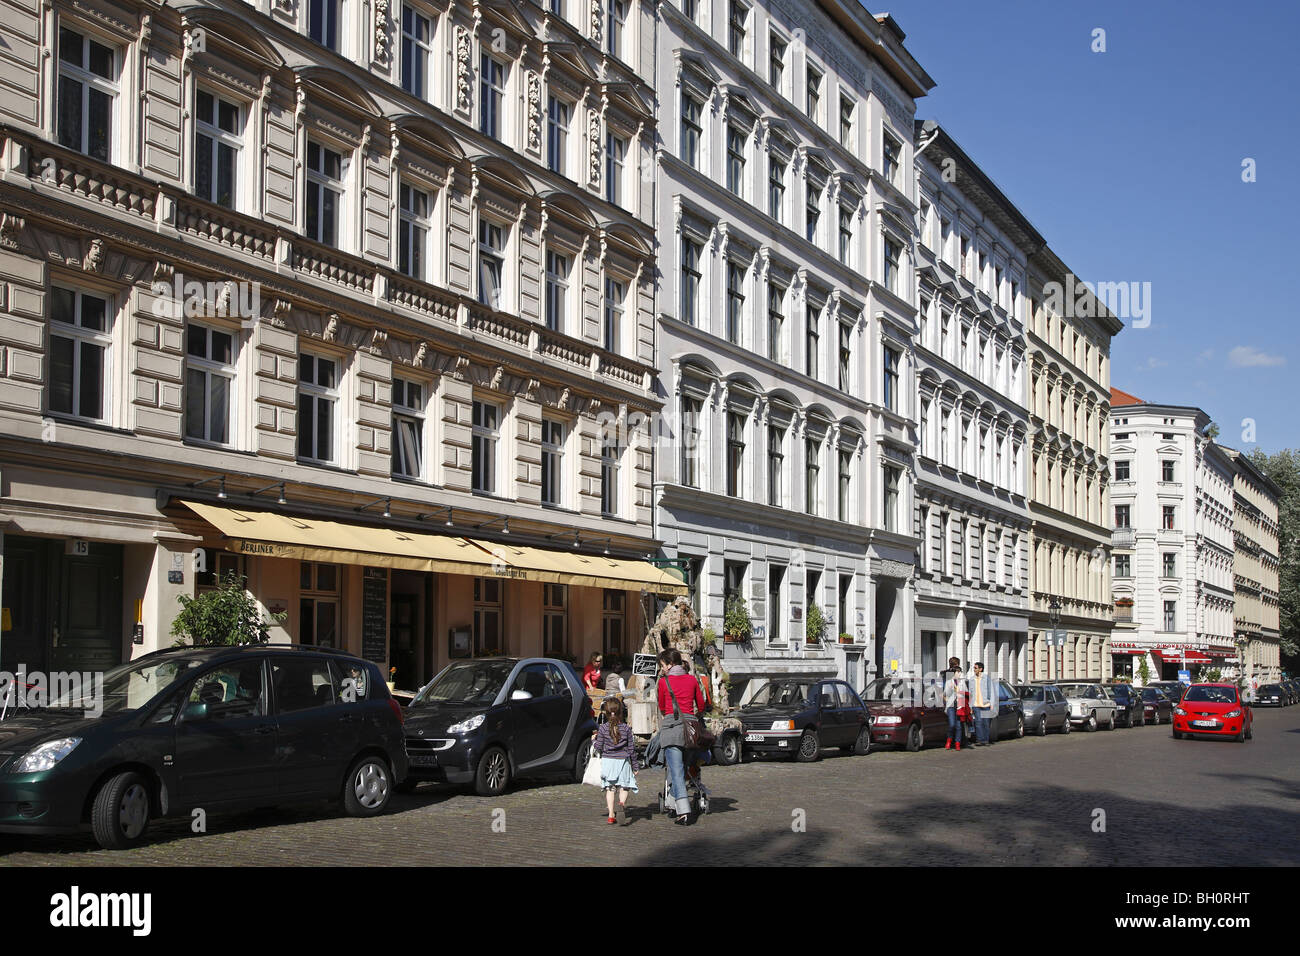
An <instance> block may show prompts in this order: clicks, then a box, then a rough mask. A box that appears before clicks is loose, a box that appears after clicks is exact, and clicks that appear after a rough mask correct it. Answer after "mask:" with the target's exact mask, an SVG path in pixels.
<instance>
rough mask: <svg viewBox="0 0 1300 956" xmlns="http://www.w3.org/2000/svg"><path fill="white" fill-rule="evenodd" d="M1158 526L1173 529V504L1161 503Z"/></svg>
mask: <svg viewBox="0 0 1300 956" xmlns="http://www.w3.org/2000/svg"><path fill="white" fill-rule="evenodd" d="M1160 527H1161V528H1163V529H1164V530H1165V531H1173V530H1174V506H1173V505H1162V506H1161V508H1160Z"/></svg>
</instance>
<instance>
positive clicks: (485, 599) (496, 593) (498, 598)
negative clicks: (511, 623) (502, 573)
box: [474, 578, 505, 657]
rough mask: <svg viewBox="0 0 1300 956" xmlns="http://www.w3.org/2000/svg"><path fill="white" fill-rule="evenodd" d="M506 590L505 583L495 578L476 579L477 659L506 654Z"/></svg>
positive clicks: (475, 633) (475, 650)
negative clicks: (504, 618) (504, 608)
mask: <svg viewBox="0 0 1300 956" xmlns="http://www.w3.org/2000/svg"><path fill="white" fill-rule="evenodd" d="M504 590H505V585H504V583H503V582H501V581H498V580H496V579H495V578H475V579H474V656H475V657H490V656H497V655H500V654H502V653H504V652H505V627H504V621H503V619H502V606H503V604H504V601H503V597H504V595H503V593H502V592H503V591H504Z"/></svg>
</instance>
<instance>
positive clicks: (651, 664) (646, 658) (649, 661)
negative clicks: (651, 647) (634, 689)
mask: <svg viewBox="0 0 1300 956" xmlns="http://www.w3.org/2000/svg"><path fill="white" fill-rule="evenodd" d="M632 673H633V674H634V675H636V676H638V677H654V676H655V675H656V674H658V673H659V658H658V657H656V656H655V655H654V654H633V655H632Z"/></svg>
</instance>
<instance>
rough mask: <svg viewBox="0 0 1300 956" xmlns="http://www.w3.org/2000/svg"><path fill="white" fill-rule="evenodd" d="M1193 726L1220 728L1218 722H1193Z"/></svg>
mask: <svg viewBox="0 0 1300 956" xmlns="http://www.w3.org/2000/svg"><path fill="white" fill-rule="evenodd" d="M1192 726H1193V727H1217V726H1219V722H1218V721H1217V720H1193V721H1192Z"/></svg>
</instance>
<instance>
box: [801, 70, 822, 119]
mask: <svg viewBox="0 0 1300 956" xmlns="http://www.w3.org/2000/svg"><path fill="white" fill-rule="evenodd" d="M821 97H822V74H821V71H820V70H818V69H817V68H816V67H812V66H810V67H808V99H807V102H806V104H805V106H806V112H807V113H808V118H809V119H810V120H812V121H813V122H814V123H816V122H817V118H818V116H819V114H820V110H821Z"/></svg>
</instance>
